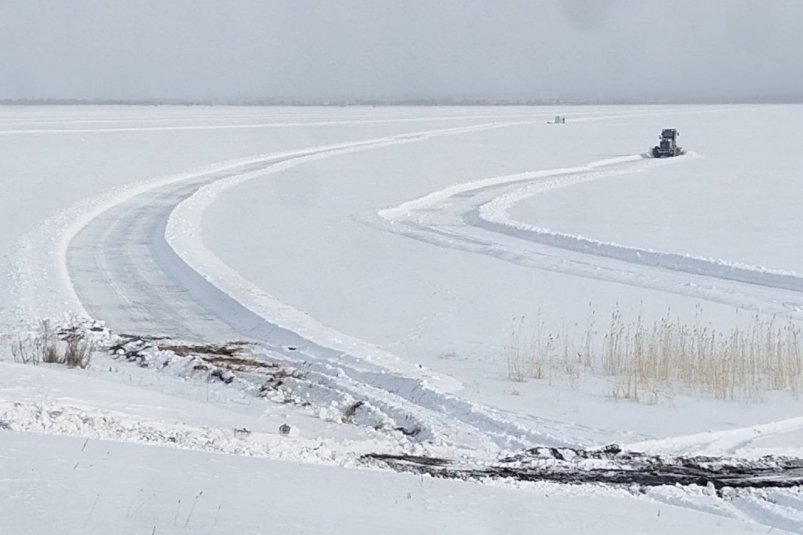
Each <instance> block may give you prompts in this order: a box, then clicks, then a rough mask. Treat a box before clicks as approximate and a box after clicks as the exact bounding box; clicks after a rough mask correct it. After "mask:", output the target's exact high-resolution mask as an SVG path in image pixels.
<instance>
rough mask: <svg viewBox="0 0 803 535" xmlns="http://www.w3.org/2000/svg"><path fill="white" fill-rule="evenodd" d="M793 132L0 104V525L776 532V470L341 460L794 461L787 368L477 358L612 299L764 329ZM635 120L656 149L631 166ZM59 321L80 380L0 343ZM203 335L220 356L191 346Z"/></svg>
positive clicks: (535, 111)
mask: <svg viewBox="0 0 803 535" xmlns="http://www.w3.org/2000/svg"><path fill="white" fill-rule="evenodd" d="M558 114H560V115H565V116H566V124H561V125H552V124H548V121H551V119H553V118H554V117H555V115H558ZM802 119H803V106H619V107H615V106H608V107H593V106H583V107H560V108H557V107H466V108H461V107H448V108H437V107H425V108H414V107H413V108H405V107H393V108H381V107H380V108H374V107H343V108H315V107H309V108H226V107H190V108H181V107H162V106H159V107H97V108H95V107H55V106H54V107H5V108H0V181H2V182H1V183H2V188H3V193H4V194H3V196H2V200H0V203H2V206H1V208H2V214H3V215H2V222H3V225H2V227H1V228H0V252H2V254H1V255H0V270H2V271H3V272H4V273H7V276H6V277H4V278H3V279H2V280H0V303H2V304H3V305H2V307H0V340H2V345H0V370H2V372H3V373H2V377H3V380H2V381H0V440H2V443H3V446H4V447H3V449H2V455H0V493H2V495H3V496H5V497H6V498H4V499H3V500H2V501H0V504H2V505H0V513H2V514H0V533H50V532H52V531H53V526H56V525H57V526H59V528H60V529H61V530H63V532H65V533H87V532H125V533H179V532H192V533H267V532H271V533H409V532H411V531H415V532H444V533H451V532H455V533H458V532H459V533H529V532H534V531H537V532H553V533H566V532H572V533H574V532H583V533H678V532H715V533H719V532H725V531H729V532H735V533H742V532H744V533H760V532H767V531H768V530H771V531H773V532H783V531H788V532H797V533H801V532H803V495H801V494H800V491H799V487H794V488H791V489H783V490H772V489H745V490H740V491H738V492H737V491H729V492H715V491H714V489H713V488H712V487H699V486H695V485H690V486H682V487H681V486H677V487H676V486H655V487H648V488H646V487H645V488H640V487H639V488H637V487H635V486H616V485H614V486H611V485H606V484H582V485H562V484H558V483H550V482H524V481H518V480H516V479H514V478H501V479H480V480H476V481H475V480H471V481H462V480H458V479H439V478H433V477H431V476H429V475H417V474H412V473H399V472H397V471H393V470H390V469H388V467H387V465H384V464H382V463H379V462H367V461H366V460H365V458H364V457H363V456H364V455H368V454H373V453H379V454H394V455H414V456H425V457H437V458H446V459H460V460H461V462H464V463H469V464H472V466H473V465H476V466H487V465H489V463H493V462H495V460H497V459H499V458H502V457H503V456H505V455H510V454H514V453H517V452H521V451H523V450H525V449H527V448H531V447H533V446H548V447H555V448H563V447H580V448H599V447H602V446H604V445H606V444H611V443H616V444H619V445H621V446H622V447H623V448H624V449H626V450H628V449H630V450H634V451H643V452H647V453H655V454H661V455H666V456H669V457H671V456H677V455H707V456H713V457H719V456H724V457H728V458H739V459H742V460H746V461H750V462H754V461H756V460H757V459H759V458H761V457H762V456H764V455H773V456H776V457H783V458H795V459H798V458H801V457H803V447H801V440H803V417H801V416H800V415H801V409H803V402H801V401H800V399H799V395H798V389H797V388H796V385H797V384H798V380H799V370H798V372H797V373H798V376H795V380H794V382H793V387H789V385H786V387H784V388H775V387H773V386H772V385H769V384H767V385H762V386H761V387H760V388H758V389H753V390H751V391H750V395H744V394H743V393H742V392H736V393H735V394H734V395H732V396H726V399H722V397H723V396H717V395H716V394H715V393H714V392H710V391H706V390H705V389H700V388H696V387H693V386H691V385H688V384H684V383H683V382H682V381H680V382H679V381H673V382H666V383H662V384H658V385H652V386H651V387H650V391H649V392H648V393H647V395H643V396H642V397H640V399H639V400H634V399H617V397H618V396H617V395H616V392H618V390H617V386H616V385H617V384H618V383H617V381H618V380H619V381H621V378H618V379H617V378H615V377H609V376H606V375H605V374H603V373H600V370H599V369H598V368H593V367H582V366H580V367H578V368H573V367H572V368H571V369H567V367H566V365H565V363H566V362H568V361H569V360H571V359H570V358H569V357H567V356H565V355H564V356H563V357H560V356H558V357H556V358H559V359H560V358H562V359H563V360H561V363H562V364H561V365H560V366H555V367H551V366H549V367H547V371H546V372H545V373H544V374H543V375H542V376H541V377H540V378H533V377H525V378H523V379H524V380H518V381H514V380H513V378H512V377H511V375H512V374H511V367H510V356H511V348H512V347H513V346H515V347H516V348H518V349H520V350H521V351H523V352H535V351H536V346H537V345H538V343H539V342H538V340H540V338H537V337H534V333H536V332H540V333H541V335H540V336H544V337H546V338H549V336H550V333H554V334H555V335H557V336H558V337H559V342H557V344H556V347H557V348H558V349H557V350H556V351H555V353H556V354H557V353H560V352H561V348H565V351H564V353H566V354H568V353H572V355H573V354H574V353H575V352H576V353H577V354H578V355H580V353H581V352H582V351H581V350H580V349H579V348H580V347H581V346H582V345H583V340H585V339H586V338H589V339H593V340H591V341H590V342H589V344H592V345H594V347H598V348H599V351H602V348H603V347H604V336H605V334H606V329H607V328H608V327H607V325H608V324H609V323H610V318H611V315H612V314H614V313H615V314H617V315H618V316H619V317H621V318H622V319H621V321H623V322H624V323H625V324H630V323H631V322H636V321H643V322H645V323H647V324H651V322H653V321H655V320H658V319H660V318H664V317H671V318H672V321H673V322H677V323H679V324H688V325H698V326H700V325H702V326H704V327H709V328H716V329H720V330H723V331H725V332H728V331H729V330H731V329H734V328H743V329H749V325H750V324H751V323H750V322H751V321H755V320H753V319H752V318H753V317H754V316H755V317H758V318H759V319H758V320H757V321H775V322H777V323H778V324H784V325H786V324H787V322H791V323H789V325H793V326H794V325H797V324H798V322H800V320H801V319H803V293H802V292H803V266H801V263H802V262H803V253H801V249H800V247H799V236H798V234H799V232H798V231H799V229H800V228H801V224H802V223H803V221H801V217H803V216H801V214H800V210H799V206H800V205H801V202H803V185H801V183H800V169H802V168H803V152H801V151H799V150H796V147H795V146H794V144H795V143H796V136H795V135H794V132H793V130H792V128H791V126H790V125H795V124H798V123H799V122H800V120H802ZM668 127H671V128H677V129H678V130H679V131H680V132H681V137H680V144H681V145H682V146H683V147H684V148H685V149H686V152H685V154H683V155H682V156H680V157H678V158H672V159H666V160H656V159H652V158H648V157H645V154H646V153H648V151H649V149H650V147H651V146H652V145H653V144H654V143H655V142H656V141H657V140H656V137H657V134H658V133H659V132H660V130H661V128H668ZM69 314H72V315H76V316H78V317H80V318H91V319H92V320H98V321H100V322H103V326H104V327H103V330H101V327H100V324H95V325H96V329H97V331H96V332H95V334H94V335H96V336H98V337H99V341H98V344H97V346H96V347H97V351H96V353H95V354H94V355H93V357H92V363H91V365H90V366H89V367H88V368H87V369H84V370H79V369H68V368H66V367H63V366H58V365H46V364H42V365H39V366H33V365H31V364H27V365H26V364H21V363H19V362H14V361H15V360H19V359H18V358H17V359H15V358H14V357H13V356H12V351H11V349H12V346H13V345H14V344H15V343H16V342H18V341H19V340H21V339H24V338H25V336H28V333H30V331H31V325H35V323H36V320H37V319H38V318H50V319H51V320H52V321H53V322H55V324H59V322H61V321H62V318H64V317H65V315H69ZM639 318H641V319H639ZM82 325H87V323H83V324H82ZM746 326H747V327H746ZM106 329H108V330H106ZM544 333H547V334H544ZM120 335H127V336H126V337H124V338H120ZM138 340H140V342H138ZM234 341H243V342H246V343H247V344H246V345H243V346H242V347H243V348H244V349H242V350H241V351H240V352H239V353H237V355H235V358H241V359H245V360H243V362H246V361H247V362H246V364H242V362H239V361H237V362H236V363H235V364H236V366H235V364H232V363H234V362H235V361H234V360H231V359H230V360H228V361H226V359H224V358H223V357H221V356H220V355H212V357H214V358H212V357H210V355H209V354H206V353H203V351H201V349H202V348H201V347H200V345H201V344H224V345H225V344H227V343H231V342H234ZM114 344H118V347H117V349H118V351H117V352H116V353H114V352H112V353H114V354H110V352H109V351H108V350H107V349H108V348H109V346H112V345H114ZM137 344H139V345H137ZM779 344H780V342H779ZM187 348H188V349H189V351H185V349H187ZM187 352H189V353H190V354H189V355H187V354H186V353H187ZM199 354H200V355H201V356H200V357H199ZM224 356H227V357H231V355H224ZM199 359H200V360H199ZM215 359H217V360H215ZM129 360H130V361H133V362H128V361H129ZM224 361H225V362H226V363H224V364H221V363H222V362H224ZM259 363H262V364H259ZM268 363H269V364H268ZM138 364H139V365H138ZM237 366H239V368H238V369H234V373H232V370H231V368H232V367H234V368H237ZM561 366H562V367H561ZM224 368H225V371H221V370H222V369H224ZM266 370H268V371H266ZM277 370H282V372H281V377H280V374H279V373H278V372H277ZM207 372H208V373H207ZM212 372H214V373H212ZM215 374H217V375H215ZM518 379H522V378H518ZM268 386H269V387H270V388H267V387H268ZM801 386H803V385H801ZM265 392H268V393H267V394H265ZM283 424H286V425H289V427H290V432H289V433H287V434H282V433H280V431H279V428H280V426H282V425H283ZM797 477H800V476H799V475H798V476H797ZM43 511H44V514H43V513H42V512H43Z"/></svg>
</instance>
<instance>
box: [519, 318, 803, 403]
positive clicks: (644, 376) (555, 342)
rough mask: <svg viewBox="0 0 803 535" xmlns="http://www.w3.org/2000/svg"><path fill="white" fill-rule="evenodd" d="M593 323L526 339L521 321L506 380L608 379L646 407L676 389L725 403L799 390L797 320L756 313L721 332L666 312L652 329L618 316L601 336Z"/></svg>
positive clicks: (613, 391)
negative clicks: (570, 332) (569, 333)
mask: <svg viewBox="0 0 803 535" xmlns="http://www.w3.org/2000/svg"><path fill="white" fill-rule="evenodd" d="M589 318H590V319H589V321H588V325H587V326H586V327H585V332H584V333H583V334H582V335H581V336H573V337H570V336H567V335H566V333H565V331H564V333H563V334H561V335H556V334H554V333H546V332H545V330H544V328H543V324H542V323H541V322H539V323H538V326H537V327H536V329H535V330H534V332H533V336H532V339H530V340H529V341H525V340H523V339H522V336H521V332H523V330H524V329H523V325H524V322H523V320H518V321H517V322H516V323H515V324H514V327H513V329H512V334H511V342H510V344H509V346H508V348H507V362H508V375H509V377H510V378H511V379H512V380H515V381H523V380H526V379H544V378H547V379H552V378H553V377H557V376H561V377H568V378H569V379H570V380H572V381H577V380H579V379H580V378H581V377H583V376H584V375H594V376H604V377H608V378H609V379H610V385H611V386H610V395H611V396H612V397H614V398H625V399H633V400H638V401H642V402H650V401H656V400H657V398H658V397H659V396H660V395H661V393H662V392H666V391H667V390H669V389H671V388H673V387H677V386H682V387H686V388H692V389H695V390H697V391H699V392H701V393H706V394H711V395H713V396H715V397H717V398H721V399H735V398H743V397H747V398H756V397H759V396H760V395H761V394H763V393H765V392H768V391H771V390H780V391H791V392H798V391H799V389H800V387H801V381H802V380H803V355H802V354H801V328H800V327H799V326H798V325H796V324H794V323H792V322H788V323H784V322H779V321H776V320H773V319H764V318H761V317H759V316H752V317H750V318H749V319H748V320H747V321H746V322H745V324H744V325H743V326H742V325H737V326H735V327H733V328H732V329H731V330H718V329H715V328H713V327H711V326H710V325H707V324H705V323H704V322H703V321H702V314H701V313H700V311H698V315H697V318H696V319H695V321H694V322H693V323H684V322H681V321H680V320H673V319H671V316H670V315H669V314H667V315H666V316H665V317H664V318H663V319H661V320H659V321H656V322H653V323H651V324H647V323H645V322H643V321H642V319H641V317H639V318H637V319H636V320H635V321H630V322H628V321H625V320H624V319H623V316H622V314H621V312H619V311H615V312H613V314H612V315H611V318H610V320H609V322H608V323H607V325H606V327H605V328H604V329H603V330H602V331H601V332H597V331H596V330H595V328H594V315H593V312H590V314H589ZM575 332H576V331H575Z"/></svg>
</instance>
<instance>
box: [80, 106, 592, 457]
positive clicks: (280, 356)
mask: <svg viewBox="0 0 803 535" xmlns="http://www.w3.org/2000/svg"><path fill="white" fill-rule="evenodd" d="M510 124H521V121H516V122H515V123H485V124H480V125H472V126H467V127H459V128H449V129H439V130H432V131H425V132H419V133H413V134H403V135H397V136H390V137H385V138H378V139H374V140H366V141H363V142H357V143H347V144H341V145H338V146H334V147H324V148H318V149H310V150H308V151H296V152H295V153H293V154H292V155H279V156H270V155H268V156H265V157H262V158H256V159H250V160H248V161H246V162H244V163H241V164H235V165H222V166H218V167H219V168H218V169H213V170H211V171H208V172H201V173H196V174H190V175H188V177H187V178H185V179H183V180H178V181H171V182H168V183H166V184H161V185H158V186H156V187H153V188H151V189H147V190H146V191H143V192H141V193H138V194H136V195H133V196H129V197H126V198H123V199H121V202H119V203H115V204H113V205H112V206H110V207H109V208H108V209H107V210H105V211H103V212H102V213H100V214H98V215H97V216H96V217H94V218H93V219H91V220H90V221H88V223H87V224H86V225H85V226H84V227H83V228H82V229H81V230H80V231H79V232H77V234H76V235H75V236H74V237H73V238H72V240H71V241H70V242H69V246H68V247H67V250H66V267H67V271H68V273H69V276H70V279H71V281H72V285H73V288H74V291H75V293H76V295H77V297H78V299H79V300H80V302H81V304H82V305H83V306H84V308H85V309H86V311H87V312H88V313H89V314H90V315H91V316H92V317H94V318H96V319H100V320H103V321H105V322H106V323H107V325H108V326H109V327H111V328H112V329H113V330H114V331H116V332H126V333H138V334H142V335H148V336H153V335H166V336H169V337H171V338H176V339H184V340H189V341H197V342H209V341H226V340H233V339H246V340H249V341H253V342H257V343H258V344H259V345H260V346H261V347H262V348H263V349H264V351H266V353H267V354H268V355H269V356H270V358H272V359H275V360H277V361H279V362H284V363H286V364H288V365H291V366H294V367H297V368H298V369H300V370H301V371H302V372H303V375H304V381H296V382H293V381H290V383H291V384H292V386H293V387H294V388H295V389H296V391H295V394H296V395H298V396H300V397H302V398H303V397H307V398H308V399H310V400H313V404H315V403H319V404H321V405H324V406H326V405H328V404H331V403H333V402H334V403H336V404H339V405H341V406H344V407H345V406H347V405H350V404H353V403H354V402H356V401H360V402H362V405H360V408H359V410H358V413H357V414H356V415H355V421H358V422H361V423H364V424H366V425H374V426H378V425H382V426H384V427H392V428H395V429H398V430H399V431H401V432H402V433H404V434H405V435H407V436H408V437H410V439H411V440H413V441H429V442H433V443H436V444H446V445H454V446H459V447H467V448H472V449H478V450H489V451H499V450H515V449H520V448H522V447H527V446H530V445H533V444H548V445H555V446H565V445H568V444H577V443H588V441H589V438H588V435H589V434H590V433H589V431H590V430H588V429H586V428H583V427H581V426H571V425H567V424H563V423H559V422H551V421H547V420H536V425H535V426H534V427H525V426H523V425H521V424H518V423H513V422H512V421H508V420H505V419H504V418H502V417H501V416H499V415H498V414H497V413H496V412H495V411H494V410H492V409H489V408H487V407H483V406H479V405H476V404H472V403H469V402H467V401H465V400H462V399H461V398H459V397H457V396H455V395H453V394H450V393H447V392H445V391H443V390H442V389H438V388H435V387H433V386H432V385H433V384H436V383H437V382H438V378H437V377H435V376H434V374H431V373H429V372H427V371H425V370H418V369H417V368H416V367H415V366H414V365H412V364H410V363H404V362H402V361H395V362H393V361H392V358H389V357H387V356H385V360H382V359H378V358H377V359H372V358H370V355H368V358H366V355H367V354H369V353H370V351H371V350H370V349H368V350H365V349H362V350H361V351H360V352H359V353H355V352H353V351H349V350H348V349H343V348H342V347H337V346H336V348H332V347H330V346H329V345H328V344H327V341H328V340H330V339H332V338H337V333H334V335H332V336H330V338H329V339H325V340H323V341H322V342H319V341H317V340H316V339H315V337H314V336H306V335H305V334H300V333H299V332H297V331H294V330H292V329H289V328H286V327H283V326H282V325H280V324H278V323H276V322H272V321H270V320H269V319H266V318H265V317H264V315H260V314H258V313H257V312H255V311H254V310H253V309H250V308H248V307H247V306H244V304H243V303H242V302H240V301H237V300H236V299H235V298H234V297H232V296H231V295H229V294H228V293H226V292H225V291H223V290H221V289H220V288H219V287H218V286H216V285H215V284H213V283H212V282H210V280H209V279H208V278H207V277H205V276H204V275H201V274H200V273H198V272H196V271H195V270H194V269H193V268H192V267H190V266H189V265H188V264H187V263H186V262H185V261H183V260H182V258H181V257H180V256H179V255H178V254H177V253H176V251H174V249H173V248H172V247H171V245H170V243H168V240H167V239H166V236H165V234H166V230H167V227H168V224H169V220H170V218H171V214H173V212H174V210H175V209H176V207H177V206H179V205H180V204H181V203H182V202H183V201H185V200H187V199H188V198H190V197H193V196H194V195H196V194H197V195H200V196H202V195H203V194H204V189H203V188H204V187H213V186H214V185H215V184H217V183H225V182H226V181H234V182H235V183H238V182H240V181H243V180H248V179H254V178H260V177H265V176H267V175H269V174H271V173H275V172H280V171H282V170H284V169H287V168H288V167H290V166H294V165H301V164H303V163H304V162H307V161H312V160H318V159H321V158H328V157H332V156H336V155H338V154H345V153H349V152H354V151H360V150H368V149H371V148H376V147H384V146H388V145H393V144H400V143H410V142H417V141H422V140H425V139H428V138H431V137H434V136H442V135H457V134H460V133H465V132H474V131H478V130H486V129H493V128H500V127H504V126H508V125H510ZM193 240H195V241H197V236H196V237H193ZM377 353H380V352H379V351H377ZM389 363H390V364H393V365H392V366H388V365H387V364H389Z"/></svg>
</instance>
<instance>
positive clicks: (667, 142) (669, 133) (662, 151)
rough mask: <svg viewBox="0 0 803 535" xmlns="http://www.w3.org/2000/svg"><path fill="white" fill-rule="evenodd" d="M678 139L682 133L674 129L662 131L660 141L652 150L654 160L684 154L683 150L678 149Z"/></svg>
mask: <svg viewBox="0 0 803 535" xmlns="http://www.w3.org/2000/svg"><path fill="white" fill-rule="evenodd" d="M678 137H680V132H678V131H677V130H675V129H674V128H664V129H663V130H661V135H660V137H659V138H658V139H660V141H659V142H658V144H657V145H656V146H654V147H653V148H652V155H653V157H654V158H669V157H671V156H679V155H681V154H683V149H682V148H680V147H678Z"/></svg>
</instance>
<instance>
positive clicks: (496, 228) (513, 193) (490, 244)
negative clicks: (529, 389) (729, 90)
mask: <svg viewBox="0 0 803 535" xmlns="http://www.w3.org/2000/svg"><path fill="white" fill-rule="evenodd" d="M697 156H698V155H697V154H695V153H690V154H687V155H683V156H679V157H676V158H669V159H660V160H657V159H653V158H651V157H647V156H645V155H640V154H636V155H632V156H622V157H618V158H609V159H605V160H600V161H596V162H592V163H589V164H587V165H585V166H580V167H571V168H558V169H546V170H538V171H528V172H522V173H516V174H511V175H503V176H495V177H489V178H485V179H479V180H474V181H471V182H466V183H463V184H456V185H453V186H450V187H448V188H444V189H442V190H438V191H435V192H432V193H430V194H428V195H425V196H423V197H420V198H418V199H414V200H411V201H408V202H405V203H403V204H401V205H399V206H397V207H393V208H387V209H384V210H381V211H379V212H378V216H379V217H375V216H374V215H373V214H370V215H367V216H361V217H360V218H361V220H362V221H363V222H364V223H366V224H369V225H371V226H375V227H378V228H381V229H384V230H387V231H390V232H394V233H397V234H401V235H404V236H407V237H410V238H413V239H416V240H420V241H423V242H426V243H430V244H432V245H436V246H439V247H445V248H451V249H457V250H462V251H467V252H471V253H476V254H482V255H487V256H491V257H494V258H497V259H499V260H503V261H506V262H511V263H514V264H517V265H520V266H523V267H528V268H534V269H541V270H546V271H552V272H556V273H564V274H568V275H574V276H579V277H585V278H592V279H597V280H603V281H608V282H616V283H620V284H626V285H631V286H637V287H642V288H648V289H654V290H659V291H663V292H668V293H673V294H678V295H684V296H690V297H695V298H698V299H701V300H707V301H712V302H715V303H721V304H726V305H732V306H734V307H737V308H745V309H748V310H752V311H755V312H761V313H767V314H771V315H773V316H779V317H787V318H790V319H803V294H802V292H803V276H801V275H799V274H796V273H789V272H782V271H773V270H767V269H763V268H759V267H753V266H748V265H740V264H734V263H729V262H727V261H723V260H718V259H707V258H700V257H692V256H686V255H681V254H677V253H672V252H661V251H654V250H649V249H643V248H635V247H630V246H625V245H620V244H614V243H606V242H601V241H598V240H594V239H590V238H586V237H583V236H576V235H571V234H566V233H561V232H559V231H555V230H552V229H546V228H539V227H535V226H532V225H527V224H525V223H521V222H518V221H515V220H513V219H512V218H511V217H510V216H509V214H508V210H509V208H510V207H511V206H512V205H514V204H515V203H516V202H519V201H520V200H522V199H525V198H528V197H531V196H534V195H538V194H541V193H544V192H547V191H553V190H555V189H559V188H565V187H572V186H578V185H580V184H583V183H585V182H590V181H594V180H602V179H608V178H613V177H617V176H622V175H627V174H634V173H642V172H647V171H649V170H650V169H652V168H654V167H656V166H665V165H680V164H683V163H684V162H686V161H688V160H689V159H691V158H694V157H697Z"/></svg>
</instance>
